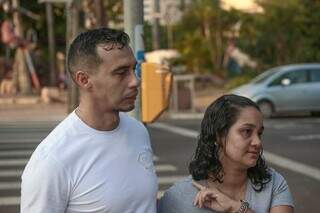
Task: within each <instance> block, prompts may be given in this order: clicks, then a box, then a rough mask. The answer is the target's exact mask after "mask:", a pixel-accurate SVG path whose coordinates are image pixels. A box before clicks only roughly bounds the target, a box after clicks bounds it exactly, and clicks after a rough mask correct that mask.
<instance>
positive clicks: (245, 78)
mask: <svg viewBox="0 0 320 213" xmlns="http://www.w3.org/2000/svg"><path fill="white" fill-rule="evenodd" d="M257 75H258V73H257V72H254V71H252V70H245V71H244V72H243V73H242V74H241V75H238V76H236V77H233V78H232V79H230V80H229V81H228V82H227V83H226V85H225V86H224V88H225V90H231V89H233V88H236V87H238V86H240V85H243V84H246V83H248V82H249V81H251V80H252V79H253V78H254V77H256V76H257Z"/></svg>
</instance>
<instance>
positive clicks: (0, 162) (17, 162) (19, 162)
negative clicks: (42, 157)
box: [0, 159, 28, 166]
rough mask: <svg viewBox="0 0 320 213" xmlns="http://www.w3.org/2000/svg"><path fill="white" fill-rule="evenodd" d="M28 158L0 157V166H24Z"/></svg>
mask: <svg viewBox="0 0 320 213" xmlns="http://www.w3.org/2000/svg"><path fill="white" fill-rule="evenodd" d="M27 162H28V159H0V166H24V165H26V164H27Z"/></svg>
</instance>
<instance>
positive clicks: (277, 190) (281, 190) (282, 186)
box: [271, 171, 294, 207]
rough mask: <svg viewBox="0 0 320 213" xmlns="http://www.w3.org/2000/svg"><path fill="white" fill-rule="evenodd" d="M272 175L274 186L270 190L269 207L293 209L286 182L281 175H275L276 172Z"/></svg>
mask: <svg viewBox="0 0 320 213" xmlns="http://www.w3.org/2000/svg"><path fill="white" fill-rule="evenodd" d="M273 175H274V185H273V189H272V201H271V207H274V206H281V205H285V206H292V207H294V204H293V198H292V195H291V192H290V189H289V186H288V184H287V181H286V180H285V179H284V177H283V176H282V175H281V174H279V173H277V172H276V171H274V173H273Z"/></svg>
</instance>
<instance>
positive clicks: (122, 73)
mask: <svg viewBox="0 0 320 213" xmlns="http://www.w3.org/2000/svg"><path fill="white" fill-rule="evenodd" d="M127 73H129V70H128V69H123V70H118V71H117V72H115V74H116V75H125V74H127Z"/></svg>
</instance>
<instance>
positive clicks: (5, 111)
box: [0, 103, 67, 123]
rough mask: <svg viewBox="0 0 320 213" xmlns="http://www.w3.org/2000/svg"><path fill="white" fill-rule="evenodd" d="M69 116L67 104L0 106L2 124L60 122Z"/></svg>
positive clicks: (0, 121)
mask: <svg viewBox="0 0 320 213" xmlns="http://www.w3.org/2000/svg"><path fill="white" fill-rule="evenodd" d="M66 115H67V104H65V103H50V104H44V103H31V104H0V123H2V122H17V121H18V122H19V121H21V122H23V121H31V122H32V121H60V120H62V119H63V118H64V117H66Z"/></svg>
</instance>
